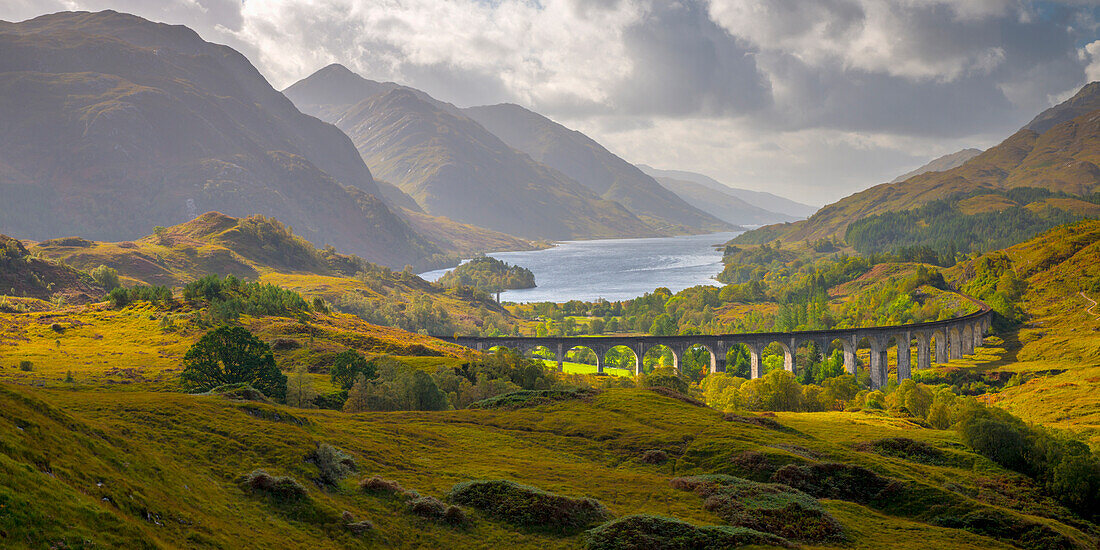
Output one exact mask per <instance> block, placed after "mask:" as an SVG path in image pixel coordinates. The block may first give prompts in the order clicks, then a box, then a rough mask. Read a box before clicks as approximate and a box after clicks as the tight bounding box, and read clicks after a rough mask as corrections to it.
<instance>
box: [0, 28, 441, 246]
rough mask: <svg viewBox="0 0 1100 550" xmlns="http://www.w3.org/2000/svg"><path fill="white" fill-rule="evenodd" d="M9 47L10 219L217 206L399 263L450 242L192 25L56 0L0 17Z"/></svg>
mask: <svg viewBox="0 0 1100 550" xmlns="http://www.w3.org/2000/svg"><path fill="white" fill-rule="evenodd" d="M0 49H2V50H3V51H4V55H3V56H2V58H0V126H2V127H3V128H4V129H5V131H4V132H3V134H2V135H0V195H3V196H4V197H5V200H4V201H2V202H0V231H3V232H5V233H8V234H12V235H18V236H19V237H20V238H32V239H36V240H43V239H49V238H56V237H65V236H69V235H83V236H86V237H88V238H94V239H104V240H125V239H134V238H137V237H139V236H141V235H144V234H146V233H148V232H149V230H150V229H151V228H152V227H153V226H156V225H171V224H175V223H180V222H183V221H186V220H188V219H190V218H192V217H194V216H195V215H196V214H198V213H201V212H203V211H206V210H211V209H214V208H217V209H219V210H222V211H224V212H227V213H229V214H232V215H238V216H245V215H250V214H255V213H260V214H264V215H268V216H277V217H279V218H280V219H282V220H285V221H286V222H287V223H290V224H292V225H294V226H295V227H298V228H299V231H300V232H301V233H302V235H303V236H304V237H305V238H307V239H309V240H311V241H312V242H314V243H316V244H317V245H325V244H332V245H335V246H338V247H340V248H341V249H344V250H348V251H351V252H354V253H356V254H359V255H362V256H364V257H366V258H368V259H370V260H372V261H376V262H379V263H383V264H387V265H391V266H401V265H404V264H407V263H413V264H421V263H425V262H428V261H429V260H430V257H431V256H433V255H435V254H438V253H440V252H441V250H440V249H439V248H438V247H437V246H435V245H434V244H432V243H430V242H429V241H427V240H426V239H424V238H422V237H420V236H418V235H417V234H416V233H415V232H414V231H413V230H412V229H411V228H410V227H409V226H408V224H406V223H405V222H404V221H403V220H402V219H401V218H400V217H398V216H396V215H394V214H393V212H391V211H390V210H389V208H388V207H387V206H386V205H385V204H384V203H383V202H382V201H381V200H380V199H379V198H378V194H379V191H378V188H377V186H376V185H375V182H374V180H373V178H372V176H371V174H370V171H369V170H368V169H367V167H366V165H365V164H364V163H363V161H362V159H361V158H360V157H359V155H358V152H357V151H356V150H355V148H354V145H353V144H352V143H351V141H350V140H349V139H348V138H347V136H345V135H344V134H342V133H341V132H340V131H339V129H337V128H335V127H334V126H332V125H330V124H327V123H324V122H321V121H319V120H317V119H315V118H313V117H310V116H307V115H304V114H302V113H301V112H300V111H298V109H296V108H295V107H294V105H293V104H292V103H291V102H290V101H289V100H287V99H286V97H284V96H283V95H282V94H280V93H279V92H277V91H275V90H274V89H272V88H271V86H270V85H269V84H268V83H267V81H266V80H264V78H263V77H262V76H261V75H260V73H259V72H258V71H257V70H256V69H255V68H254V67H253V66H252V65H251V64H250V63H249V62H248V60H247V59H245V58H244V57H243V56H242V55H241V54H239V53H237V52H236V51H234V50H232V49H230V48H227V47H225V46H219V45H215V44H211V43H208V42H204V41H203V40H202V39H201V38H199V36H198V35H197V34H196V33H194V32H193V31H191V30H190V29H187V28H185V27H179V26H169V25H163V24H156V23H152V22H149V21H146V20H144V19H141V18H138V17H135V16H131V15H125V14H119V13H116V12H112V11H104V12H99V13H84V12H80V13H58V14H53V15H47V16H42V17H38V18H35V19H32V20H29V21H25V22H22V23H6V22H4V23H0Z"/></svg>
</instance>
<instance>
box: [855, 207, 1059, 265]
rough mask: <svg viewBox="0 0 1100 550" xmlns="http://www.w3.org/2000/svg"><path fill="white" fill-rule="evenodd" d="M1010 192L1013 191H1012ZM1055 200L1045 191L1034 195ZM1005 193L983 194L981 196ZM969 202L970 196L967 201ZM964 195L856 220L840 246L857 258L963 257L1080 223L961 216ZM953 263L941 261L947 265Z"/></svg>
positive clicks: (1055, 213)
mask: <svg viewBox="0 0 1100 550" xmlns="http://www.w3.org/2000/svg"><path fill="white" fill-rule="evenodd" d="M1014 191H1015V190H1014ZM1034 192H1037V193H1045V194H1047V195H1048V196H1054V194H1053V193H1050V192H1049V191H1046V190H1034ZM1008 193H1010V192H1007V191H1005V192H1001V191H996V190H982V191H981V194H1002V195H1008ZM971 196H973V195H971ZM964 198H967V196H966V195H962V196H959V197H954V198H951V199H948V200H939V201H934V202H930V203H928V204H925V205H923V206H921V207H919V208H917V209H914V210H906V211H900V212H888V213H884V214H876V215H873V216H868V217H866V218H863V219H860V220H857V221H855V222H853V223H852V224H850V225H849V226H848V228H847V230H846V231H845V234H844V240H845V241H847V242H848V244H850V245H852V246H853V247H854V248H855V249H856V250H858V251H859V252H860V253H862V254H872V253H883V252H888V251H891V250H895V249H898V248H902V247H913V246H924V247H928V248H929V249H931V250H934V251H937V252H938V254H937V255H938V256H940V257H941V258H944V257H945V256H947V254H945V251H949V250H953V249H956V248H959V247H960V246H962V247H965V248H963V252H983V251H986V250H996V249H998V248H1005V247H1008V246H1011V245H1014V244H1016V243H1020V242H1023V241H1026V240H1028V239H1030V238H1032V237H1034V236H1035V235H1038V234H1039V233H1042V232H1044V231H1047V230H1049V229H1051V228H1052V227H1056V226H1058V225H1062V224H1065V223H1070V222H1073V221H1076V220H1079V219H1081V216H1079V215H1075V214H1071V213H1069V212H1066V211H1063V210H1058V209H1051V212H1049V213H1047V214H1045V215H1041V214H1037V213H1035V212H1033V211H1031V210H1029V209H1027V208H1023V207H1020V206H1013V207H1010V208H1006V209H1004V210H1002V211H999V212H982V213H978V214H964V213H962V211H960V210H959V208H958V202H959V200H961V199H964ZM953 259H954V258H950V259H946V260H940V261H937V262H936V263H939V264H940V265H951V264H949V263H946V262H947V261H950V262H951V263H954V262H953Z"/></svg>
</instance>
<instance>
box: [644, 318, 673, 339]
mask: <svg viewBox="0 0 1100 550" xmlns="http://www.w3.org/2000/svg"><path fill="white" fill-rule="evenodd" d="M649 333H650V334H652V335H654V336H673V335H675V334H676V321H675V320H673V319H672V317H671V316H669V314H667V313H662V314H660V315H658V316H657V317H656V318H655V319H653V324H652V325H650V326H649Z"/></svg>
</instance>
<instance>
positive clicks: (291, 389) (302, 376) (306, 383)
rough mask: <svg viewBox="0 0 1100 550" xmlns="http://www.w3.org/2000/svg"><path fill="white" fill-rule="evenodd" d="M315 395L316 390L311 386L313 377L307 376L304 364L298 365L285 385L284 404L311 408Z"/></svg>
mask: <svg viewBox="0 0 1100 550" xmlns="http://www.w3.org/2000/svg"><path fill="white" fill-rule="evenodd" d="M315 397H317V390H316V389H314V388H313V379H312V378H310V377H309V373H308V372H306V368H305V367H304V366H301V367H298V368H297V369H295V370H294V376H291V377H290V380H289V381H288V382H287V385H286V404H287V405H290V406H291V407H298V408H300V409H312V408H313V407H314V405H313V398H315Z"/></svg>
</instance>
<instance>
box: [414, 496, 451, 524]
mask: <svg viewBox="0 0 1100 550" xmlns="http://www.w3.org/2000/svg"><path fill="white" fill-rule="evenodd" d="M408 506H409V511H410V512H412V513H414V514H416V515H418V516H420V517H425V518H432V519H441V518H443V512H444V511H446V510H447V505H446V504H444V503H443V501H442V500H439V499H438V498H435V497H416V498H414V499H412V500H410V501H409V503H408Z"/></svg>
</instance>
